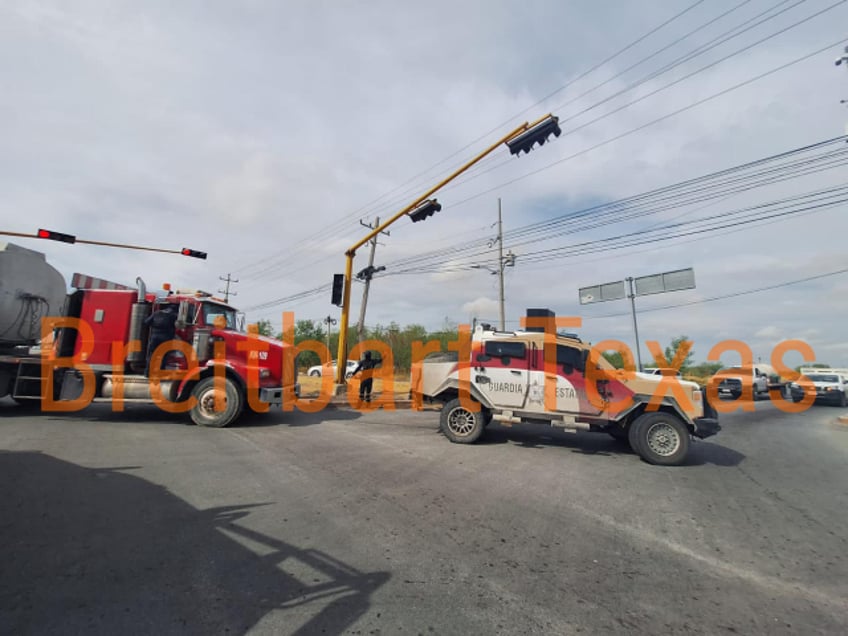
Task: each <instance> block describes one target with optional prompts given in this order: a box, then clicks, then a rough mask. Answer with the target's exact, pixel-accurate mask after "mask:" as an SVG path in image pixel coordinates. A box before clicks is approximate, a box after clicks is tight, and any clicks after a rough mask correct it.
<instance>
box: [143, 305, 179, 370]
mask: <svg viewBox="0 0 848 636" xmlns="http://www.w3.org/2000/svg"><path fill="white" fill-rule="evenodd" d="M175 309H176V305H165V306H164V307H162V308H161V309H160V310H159V311H155V312H153V313H152V314H150V315H149V316H148V317H147V318H145V319H144V325H145V326H146V327H150V338H149V339H148V341H147V370H146V371H145V372H144V374H145V375H150V359H151V358H152V357H153V352H154V351H156V347H158V346H159V345H161V344H162V343H163V342H168V341H169V340H173V339H174V338H175V337H176V335H177V312H176V311H174V310H175ZM164 362H165V358H164V356H163V357H162V363H163V364H164Z"/></svg>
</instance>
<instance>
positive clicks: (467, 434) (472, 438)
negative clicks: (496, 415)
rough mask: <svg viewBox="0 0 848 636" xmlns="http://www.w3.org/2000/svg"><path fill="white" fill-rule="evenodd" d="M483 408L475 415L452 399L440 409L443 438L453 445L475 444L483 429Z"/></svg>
mask: <svg viewBox="0 0 848 636" xmlns="http://www.w3.org/2000/svg"><path fill="white" fill-rule="evenodd" d="M484 422H485V417H484V414H483V407H480V408H479V409H478V410H477V412H476V413H473V412H471V411H469V410H468V409H467V408H465V407H464V406H463V405H462V404H461V403H460V401H459V399H454V400H451V401H450V402H448V403H447V404H445V405H444V407H442V413H441V417H440V428H441V429H442V433H443V434H444V436H445V437H447V438H448V439H449V440H450V441H452V442H454V443H455V444H472V443H474V442H476V441H477V440H478V439H479V438H480V435H482V434H483V429H484V428H485V426H486V425H485V423H484Z"/></svg>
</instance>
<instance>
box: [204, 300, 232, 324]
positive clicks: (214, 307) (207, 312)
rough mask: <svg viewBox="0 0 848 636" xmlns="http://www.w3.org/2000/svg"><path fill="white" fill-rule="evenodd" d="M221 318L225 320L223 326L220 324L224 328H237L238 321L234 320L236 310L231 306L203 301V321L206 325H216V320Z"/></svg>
mask: <svg viewBox="0 0 848 636" xmlns="http://www.w3.org/2000/svg"><path fill="white" fill-rule="evenodd" d="M221 319H223V320H224V321H225V326H222V327H223V328H226V329H233V330H236V329H238V321H237V320H236V310H235V309H233V308H232V307H227V306H225V305H219V304H218V303H210V302H205V303H203V322H204V324H206V325H210V326H213V327H214V326H217V325H216V320H217V321H220V320H221Z"/></svg>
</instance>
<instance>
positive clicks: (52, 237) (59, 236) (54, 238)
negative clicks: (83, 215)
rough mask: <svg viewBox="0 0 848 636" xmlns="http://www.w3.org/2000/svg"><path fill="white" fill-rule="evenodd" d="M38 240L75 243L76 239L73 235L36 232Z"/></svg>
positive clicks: (45, 231) (47, 231) (46, 231)
mask: <svg viewBox="0 0 848 636" xmlns="http://www.w3.org/2000/svg"><path fill="white" fill-rule="evenodd" d="M38 238H43V239H50V240H51V241H62V243H76V242H77V237H76V236H74V235H73V234H62V233H61V232H53V231H52V230H42V229H39V230H38Z"/></svg>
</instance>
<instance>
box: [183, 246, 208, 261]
mask: <svg viewBox="0 0 848 636" xmlns="http://www.w3.org/2000/svg"><path fill="white" fill-rule="evenodd" d="M182 254H183V256H193V257H194V258H202V259H203V260H204V261H205V260H206V252H199V251H197V250H190V249H189V248H187V247H184V248H183V249H182Z"/></svg>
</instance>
